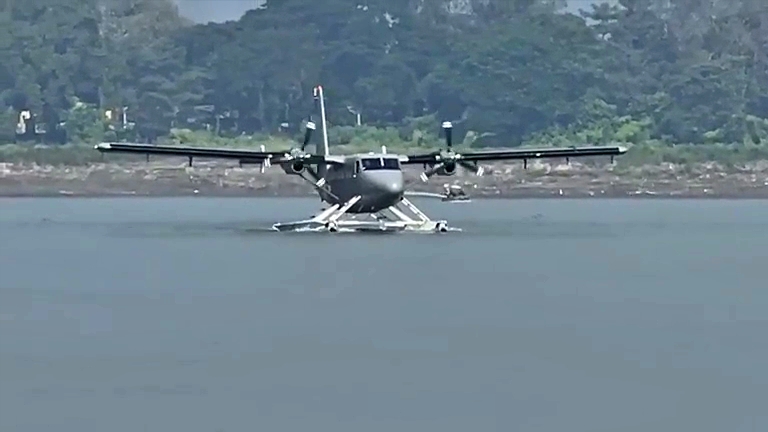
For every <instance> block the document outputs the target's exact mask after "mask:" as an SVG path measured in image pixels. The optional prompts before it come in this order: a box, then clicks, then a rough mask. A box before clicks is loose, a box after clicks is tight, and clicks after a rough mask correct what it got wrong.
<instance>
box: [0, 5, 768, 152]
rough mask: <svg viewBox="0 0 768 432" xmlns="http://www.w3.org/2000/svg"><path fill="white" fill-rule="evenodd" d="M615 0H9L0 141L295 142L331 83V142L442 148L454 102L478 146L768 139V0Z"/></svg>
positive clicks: (0, 40)
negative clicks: (589, 2) (212, 5)
mask: <svg viewBox="0 0 768 432" xmlns="http://www.w3.org/2000/svg"><path fill="white" fill-rule="evenodd" d="M619 3H620V5H619V6H608V5H601V6H596V7H594V8H593V9H592V10H590V11H585V12H583V14H582V16H576V15H573V14H565V13H563V12H562V8H561V6H562V5H561V4H560V2H558V1H557V0H367V1H359V0H354V1H352V0H323V1H322V2H319V1H316V0H270V1H268V2H267V3H266V6H265V7H263V8H261V9H258V10H252V11H250V12H248V13H246V14H245V15H244V16H243V17H242V18H241V19H240V20H239V21H232V22H227V23H223V24H207V25H193V24H192V23H190V22H188V21H186V20H185V19H183V18H181V17H180V16H179V15H178V11H177V10H176V7H175V6H174V5H173V3H172V2H171V0H28V1H27V0H25V1H18V0H16V1H14V0H0V142H7V143H10V142H13V141H16V142H17V145H16V146H11V147H5V148H2V147H0V158H1V159H2V160H6V161H10V160H15V159H18V158H22V157H27V156H29V155H32V156H29V157H33V158H39V157H40V156H39V154H40V152H47V153H46V154H48V155H51V154H59V155H63V154H68V155H69V156H67V157H65V158H64V159H66V158H69V159H71V162H73V163H74V162H76V161H78V160H79V161H83V160H88V159H89V158H92V157H96V156H90V154H88V153H87V152H88V151H89V150H88V148H87V147H83V146H82V145H85V144H91V143H94V142H98V141H101V140H119V139H130V140H142V141H150V142H153V141H175V142H185V143H207V144H209V145H210V144H212V143H215V144H218V145H256V144H266V145H267V146H268V147H270V146H288V145H291V143H292V141H295V140H296V138H297V137H298V136H300V134H301V127H302V121H304V120H306V118H307V116H308V115H309V113H310V112H311V110H312V103H313V102H312V88H313V87H314V86H315V85H317V84H319V83H321V84H323V86H324V88H325V91H326V97H327V104H328V115H329V120H330V121H331V123H332V124H333V126H334V127H333V128H332V130H331V138H332V144H333V145H335V146H344V147H341V148H337V149H335V150H334V151H341V150H360V149H369V150H373V149H375V148H377V147H378V146H379V145H382V144H385V145H387V146H388V147H390V148H392V149H393V150H396V149H414V148H433V147H434V146H436V145H439V144H440V141H439V139H440V138H439V136H438V133H439V124H440V121H442V120H451V121H453V122H454V124H455V126H456V134H457V138H458V140H459V141H460V142H461V143H462V144H461V145H463V146H467V147H472V146H474V147H514V146H519V145H578V144H605V143H610V142H614V143H615V142H621V143H628V144H634V145H636V148H633V149H632V151H631V154H630V156H631V155H634V156H632V157H633V158H635V159H634V160H637V161H640V160H645V161H659V160H665V159H666V160H669V159H670V158H671V159H675V160H681V161H685V160H704V159H708V158H716V159H721V160H725V161H734V162H738V161H743V160H749V159H753V158H764V155H765V154H766V150H765V147H764V146H765V145H766V142H768V3H766V2H765V1H764V0H705V1H696V2H691V1H682V0H678V1H672V2H670V1H664V0H621V1H620V2H619ZM123 107H126V108H127V109H126V110H125V111H126V117H125V118H126V119H127V120H128V123H127V124H122V121H121V120H122V112H121V109H122V108H123ZM22 110H29V111H31V112H32V113H33V114H34V115H35V116H36V123H37V124H38V126H39V128H40V130H44V131H45V132H46V133H45V135H42V138H40V137H37V140H38V141H41V142H42V143H47V144H54V143H56V144H62V143H68V145H67V146H65V147H63V148H58V149H47V150H43V149H34V148H30V144H29V143H27V142H25V139H19V138H18V137H17V136H16V123H17V120H18V113H19V112H20V111H22ZM106 110H111V111H112V112H113V113H114V115H113V116H112V119H107V118H105V116H104V113H105V111H106ZM118 113H120V114H118ZM353 113H360V115H361V119H362V122H363V125H362V126H359V127H356V126H355V122H356V115H355V114H353ZM54 152H55V153H54ZM78 152H79V153H78ZM81 153H82V156H78V154H81ZM91 153H93V152H92V151H91ZM24 155H26V156H24ZM34 155H38V156H34ZM64 159H58V160H60V161H61V160H64ZM69 159H68V160H69ZM53 160H56V158H55V157H54V158H53Z"/></svg>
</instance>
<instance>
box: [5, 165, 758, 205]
mask: <svg viewBox="0 0 768 432" xmlns="http://www.w3.org/2000/svg"><path fill="white" fill-rule="evenodd" d="M185 162H186V161H184V162H181V161H180V160H176V159H172V160H169V159H166V160H163V161H156V162H149V163H145V162H139V163H121V164H115V163H102V164H91V165H87V166H68V167H67V166H38V165H34V164H11V163H0V196H4V197H35V196H88V197H104V196H191V195H201V196H312V195H313V194H314V191H313V189H312V187H311V186H310V185H308V184H307V183H306V182H304V181H303V180H301V179H299V178H298V177H296V176H288V175H285V174H284V173H283V171H282V170H281V169H280V168H279V167H272V168H270V169H268V170H267V171H266V172H265V173H261V172H260V170H259V167H258V166H256V167H250V166H249V167H245V168H240V167H238V166H237V165H232V164H227V163H220V162H216V163H205V162H196V163H195V165H194V166H193V167H188V166H187V165H186V163H185ZM419 173H420V170H419V169H418V168H412V169H411V168H409V169H407V170H406V181H407V182H408V189H409V190H413V191H423V192H441V191H442V187H443V184H445V183H457V184H461V185H463V186H464V188H465V191H466V192H467V193H468V194H470V195H471V196H473V197H498V198H512V197H517V198H533V197H563V198H568V197H573V198H582V197H606V198H607V197H610V198H616V197H659V198H661V197H669V198H768V161H759V162H754V163H751V164H749V165H745V166H741V167H731V168H726V167H723V166H720V165H718V164H716V163H707V164H698V165H673V164H665V165H658V166H645V167H621V166H614V165H599V166H588V165H583V164H580V163H577V162H571V164H570V165H565V164H548V163H531V164H530V165H529V167H528V169H527V170H525V169H523V167H522V164H519V163H512V164H497V165H488V166H486V174H485V175H484V176H483V177H475V176H474V175H470V174H467V173H465V172H462V171H461V170H459V173H458V174H457V175H456V176H453V177H433V178H432V179H431V180H430V181H429V183H427V184H424V183H422V182H421V181H420V180H419V179H418V175H419Z"/></svg>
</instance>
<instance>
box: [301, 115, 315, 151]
mask: <svg viewBox="0 0 768 432" xmlns="http://www.w3.org/2000/svg"><path fill="white" fill-rule="evenodd" d="M314 130H315V122H313V121H312V120H309V121H308V122H307V128H306V131H305V132H304V142H303V143H302V144H301V151H304V149H305V148H306V147H307V144H309V140H310V138H312V132H313V131H314Z"/></svg>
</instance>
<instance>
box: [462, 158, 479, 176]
mask: <svg viewBox="0 0 768 432" xmlns="http://www.w3.org/2000/svg"><path fill="white" fill-rule="evenodd" d="M458 164H459V165H460V166H461V167H462V168H464V169H465V170H467V171H470V172H473V173H474V174H475V175H476V176H478V177H480V176H482V175H483V173H484V172H485V170H484V169H483V167H481V166H480V165H478V164H472V163H469V162H467V161H463V160H459V161H458Z"/></svg>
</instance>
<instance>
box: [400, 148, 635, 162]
mask: <svg viewBox="0 0 768 432" xmlns="http://www.w3.org/2000/svg"><path fill="white" fill-rule="evenodd" d="M626 152H627V149H626V148H625V147H621V146H589V147H564V148H544V149H527V148H525V149H513V150H489V151H477V152H462V153H458V152H457V153H454V154H453V155H452V156H448V155H443V154H442V153H441V152H433V153H424V154H417V155H408V156H407V159H405V160H402V161H401V163H403V164H424V163H427V164H430V163H438V162H441V161H444V160H445V159H446V156H448V158H451V159H455V160H456V161H459V160H461V161H467V162H480V161H500V160H527V159H541V158H572V157H587V156H618V155H622V154H624V153H626Z"/></svg>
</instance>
